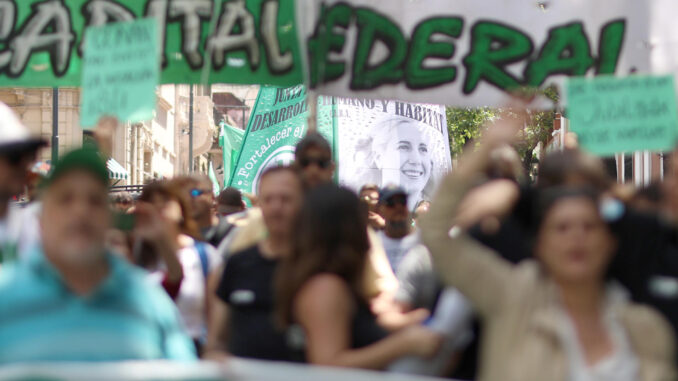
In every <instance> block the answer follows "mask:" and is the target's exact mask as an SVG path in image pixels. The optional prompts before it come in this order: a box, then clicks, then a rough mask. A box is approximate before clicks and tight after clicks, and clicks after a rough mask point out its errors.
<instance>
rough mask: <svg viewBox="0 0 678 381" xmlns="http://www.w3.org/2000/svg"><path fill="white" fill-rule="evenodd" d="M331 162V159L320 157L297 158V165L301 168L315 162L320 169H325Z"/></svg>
mask: <svg viewBox="0 0 678 381" xmlns="http://www.w3.org/2000/svg"><path fill="white" fill-rule="evenodd" d="M331 163H332V161H331V160H330V159H320V158H311V157H303V158H301V159H299V165H300V166H301V168H307V167H309V166H310V165H311V164H315V165H317V166H318V168H320V169H326V168H328V167H329V166H330V164H331Z"/></svg>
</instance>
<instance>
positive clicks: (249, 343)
mask: <svg viewBox="0 0 678 381" xmlns="http://www.w3.org/2000/svg"><path fill="white" fill-rule="evenodd" d="M277 265H278V261H277V260H271V259H267V258H264V257H263V256H262V255H261V252H260V250H259V247H258V246H253V247H251V248H249V249H245V250H243V251H241V252H239V253H236V254H233V255H232V256H231V257H230V258H229V259H228V261H227V262H226V267H225V268H224V274H223V276H222V278H221V282H220V283H219V288H218V289H217V295H218V296H219V298H221V299H222V300H223V301H224V302H226V304H228V306H229V307H230V317H229V327H228V343H227V345H228V350H229V352H230V353H232V354H234V355H235V356H239V357H248V358H256V359H262V360H282V361H289V360H292V356H291V353H290V351H289V350H288V349H287V345H286V342H285V335H284V333H283V332H281V331H279V330H278V329H277V327H276V326H275V323H274V317H273V312H274V308H275V303H274V293H273V280H274V274H275V270H276V267H277Z"/></svg>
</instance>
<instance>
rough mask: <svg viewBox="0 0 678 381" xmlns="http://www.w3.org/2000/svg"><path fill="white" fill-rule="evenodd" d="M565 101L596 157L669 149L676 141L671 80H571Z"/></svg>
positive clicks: (577, 130)
mask: <svg viewBox="0 0 678 381" xmlns="http://www.w3.org/2000/svg"><path fill="white" fill-rule="evenodd" d="M567 102H568V106H567V116H568V118H569V120H570V129H571V130H572V131H573V132H575V133H576V134H577V137H578V139H579V143H580V145H581V146H582V147H583V148H584V149H586V150H588V151H590V152H592V153H595V154H597V155H601V156H608V155H613V154H615V153H619V152H629V151H641V150H648V151H664V150H670V149H672V148H674V146H675V144H676V140H677V139H678V112H677V111H676V106H677V104H676V90H675V86H674V82H673V76H630V77H626V78H616V77H596V78H593V79H588V78H571V79H569V80H568V82H567Z"/></svg>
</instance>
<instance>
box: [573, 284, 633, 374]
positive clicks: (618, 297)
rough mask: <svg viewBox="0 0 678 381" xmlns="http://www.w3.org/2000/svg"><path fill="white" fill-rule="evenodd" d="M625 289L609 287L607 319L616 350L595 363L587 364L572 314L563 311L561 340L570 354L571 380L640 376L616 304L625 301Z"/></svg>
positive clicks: (606, 307)
mask: <svg viewBox="0 0 678 381" xmlns="http://www.w3.org/2000/svg"><path fill="white" fill-rule="evenodd" d="M625 299H626V296H625V292H624V291H623V290H621V287H620V286H616V285H611V286H608V289H607V293H606V301H605V309H604V316H603V322H604V324H605V328H606V329H607V332H608V334H609V335H610V339H611V340H612V345H613V347H614V348H613V352H612V353H611V354H609V355H608V356H607V357H605V358H603V359H601V360H599V361H598V362H597V363H595V364H593V365H588V364H587V363H586V358H585V354H584V349H583V348H582V347H581V344H580V343H579V340H577V332H576V329H575V328H574V323H573V322H572V320H571V319H570V317H569V315H567V313H565V312H564V311H563V312H562V315H561V316H562V319H563V324H561V330H560V339H561V341H562V343H563V346H564V348H565V353H566V354H567V357H568V360H569V365H570V369H569V370H570V371H569V375H568V380H569V381H633V380H637V379H638V375H639V373H640V372H639V370H640V365H639V363H638V358H637V357H636V355H635V353H633V349H632V348H631V343H630V342H629V339H628V337H627V335H626V331H625V330H624V327H622V325H621V323H620V322H619V317H618V316H617V315H616V314H615V310H614V308H613V306H614V305H615V304H617V303H624V302H625Z"/></svg>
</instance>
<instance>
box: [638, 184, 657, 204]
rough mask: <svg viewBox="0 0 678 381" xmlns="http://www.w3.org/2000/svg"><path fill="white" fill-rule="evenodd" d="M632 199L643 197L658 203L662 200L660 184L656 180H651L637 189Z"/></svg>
mask: <svg viewBox="0 0 678 381" xmlns="http://www.w3.org/2000/svg"><path fill="white" fill-rule="evenodd" d="M633 199H634V200H638V199H645V200H647V201H650V202H652V203H654V204H659V203H660V202H661V201H662V186H661V183H660V182H658V181H653V182H652V183H650V184H649V185H647V186H645V187H643V188H641V189H638V191H637V192H636V194H635V195H634V196H633Z"/></svg>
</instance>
